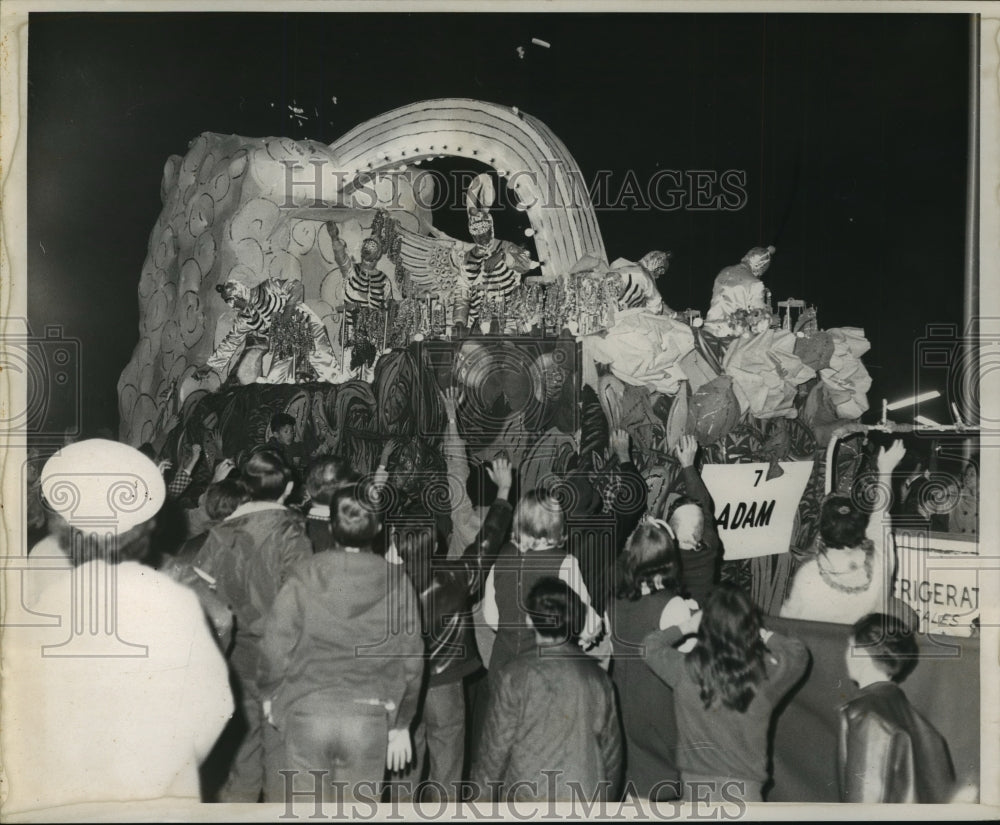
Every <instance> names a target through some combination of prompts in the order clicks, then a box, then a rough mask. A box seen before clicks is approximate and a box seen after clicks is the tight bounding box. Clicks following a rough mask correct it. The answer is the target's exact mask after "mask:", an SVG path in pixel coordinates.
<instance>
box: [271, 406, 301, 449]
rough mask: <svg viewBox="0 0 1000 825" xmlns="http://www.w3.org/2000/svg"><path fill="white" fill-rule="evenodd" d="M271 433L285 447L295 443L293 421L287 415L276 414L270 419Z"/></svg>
mask: <svg viewBox="0 0 1000 825" xmlns="http://www.w3.org/2000/svg"><path fill="white" fill-rule="evenodd" d="M271 432H272V433H274V437H275V438H276V439H278V442H279V443H280V444H284V445H285V446H286V447H287V446H288V445H289V444H291V443H292V442H293V441H295V419H294V418H292V417H291V416H290V415H289V414H288V413H278V414H277V415H276V416H274V418H272V419H271Z"/></svg>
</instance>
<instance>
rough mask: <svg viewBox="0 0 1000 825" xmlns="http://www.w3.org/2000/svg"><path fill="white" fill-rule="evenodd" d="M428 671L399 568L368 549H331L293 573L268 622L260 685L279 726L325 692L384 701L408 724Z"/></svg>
mask: <svg viewBox="0 0 1000 825" xmlns="http://www.w3.org/2000/svg"><path fill="white" fill-rule="evenodd" d="M423 670H424V642H423V638H422V636H421V634H420V613H419V603H418V601H417V596H416V593H415V592H414V590H413V585H412V584H411V583H410V580H409V579H408V578H407V576H406V575H405V574H404V573H402V571H401V570H400V569H399V568H398V567H394V566H393V565H390V564H388V563H386V560H385V559H384V558H383V557H382V556H378V555H375V554H374V553H370V552H348V551H345V550H326V551H323V552H321V553H317V554H316V555H314V556H311V557H310V558H308V559H306V560H305V561H303V562H300V563H299V564H298V565H296V566H295V568H294V569H293V570H292V572H291V574H290V575H289V577H288V580H287V581H286V582H285V584H284V586H283V587H282V588H281V591H280V592H279V593H278V596H277V598H276V599H275V601H274V607H273V608H272V610H271V612H270V615H269V616H268V617H267V620H266V621H265V623H264V637H263V639H262V642H261V656H260V667H259V670H258V673H257V684H258V687H259V688H260V691H261V697H262V698H265V699H267V698H270V699H271V701H272V704H271V716H272V718H273V720H274V724H275V726H276V727H278V728H279V729H281V728H282V723H283V720H284V718H285V715H286V714H287V712H288V710H289V708H291V707H292V706H293V705H294V704H295V703H296V702H297V701H298V700H300V699H302V698H304V697H306V696H309V695H310V694H313V693H317V692H319V691H323V693H324V694H326V695H328V696H329V697H330V699H331V701H334V702H345V703H349V702H359V703H362V704H381V705H383V706H384V707H385V708H386V712H387V714H388V719H389V727H390V728H405V727H407V726H409V724H410V722H411V720H412V719H413V716H414V715H415V714H416V710H417V700H418V697H419V694H420V685H421V679H422V676H423Z"/></svg>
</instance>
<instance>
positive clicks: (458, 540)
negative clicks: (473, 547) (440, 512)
mask: <svg viewBox="0 0 1000 825" xmlns="http://www.w3.org/2000/svg"><path fill="white" fill-rule="evenodd" d="M443 401H444V409H445V413H446V414H447V416H448V429H447V430H445V434H444V460H445V464H446V465H447V467H448V492H449V494H450V496H451V525H452V534H451V539H450V541H449V543H448V556H449V558H455V557H457V556H459V555H461V554H462V550H463V549H464V548H465V547H467V546H468V545H469V544H471V543H472V542H473V541H475V540H476V533H477V532H478V529H479V525H478V524H477V523H476V522H477V519H476V511H475V508H474V507H473V506H472V501H471V500H470V499H469V495H468V493H467V492H466V491H465V485H466V483H467V482H468V480H469V459H468V456H467V454H466V451H465V442H464V441H463V440H462V437H461V436H460V435H459V434H458V405H459V403H460V391H459V390H458V388H457V387H448V388H447V389H446V390H445V391H444V393H443ZM508 492H509V488H508Z"/></svg>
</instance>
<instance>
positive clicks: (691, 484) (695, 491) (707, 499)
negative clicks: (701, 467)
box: [674, 435, 719, 547]
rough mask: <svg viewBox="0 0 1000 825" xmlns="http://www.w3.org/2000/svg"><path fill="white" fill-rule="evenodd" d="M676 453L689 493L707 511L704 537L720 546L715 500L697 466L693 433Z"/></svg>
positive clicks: (711, 543)
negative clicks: (716, 524)
mask: <svg viewBox="0 0 1000 825" xmlns="http://www.w3.org/2000/svg"><path fill="white" fill-rule="evenodd" d="M674 454H675V455H676V456H677V461H678V462H679V463H680V465H681V478H683V479H684V486H685V488H686V489H687V494H688V496H690V497H691V498H693V499H694V500H695V501H697V502H698V504H700V505H701V509H702V510H703V511H704V513H705V528H704V533H703V539H704V541H705V544H707V545H709V546H710V547H714V546H718V544H719V531H718V528H716V526H715V502H713V501H712V496H711V494H709V492H708V487H706V486H705V482H704V481H702V479H701V474H700V473H699V472H698V470H697V468H696V467H695V457H696V456H697V455H698V441H697V440H696V439H695V437H694V436H693V435H685V436H683V437H682V438H681V440H680V443H679V444H678V445H677V446H676V447H675V448H674Z"/></svg>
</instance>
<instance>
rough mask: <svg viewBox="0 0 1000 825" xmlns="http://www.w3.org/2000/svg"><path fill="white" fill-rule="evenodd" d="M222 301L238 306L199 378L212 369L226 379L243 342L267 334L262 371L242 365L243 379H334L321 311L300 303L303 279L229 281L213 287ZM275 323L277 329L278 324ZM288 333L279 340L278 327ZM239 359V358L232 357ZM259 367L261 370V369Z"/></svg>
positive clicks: (333, 362)
mask: <svg viewBox="0 0 1000 825" xmlns="http://www.w3.org/2000/svg"><path fill="white" fill-rule="evenodd" d="M215 289H216V291H217V292H218V293H219V294H220V295H221V296H222V300H223V301H225V302H226V303H227V304H228V305H229V306H231V307H233V309H235V310H236V311H237V314H236V318H235V319H234V321H233V326H232V328H231V329H230V330H229V332H228V333H227V334H226V336H225V337H224V338H223V339H222V341H221V342H219V344H218V346H217V347H216V348H215V352H213V353H212V355H211V357H210V358H209V359H208V361H207V362H206V363H205V365H204V366H202V367H199V368H198V369H197V370H196V371H195V377H196V378H198V379H203V378H205V377H207V376H208V375H209V373H210V372H211V371H213V370H214V371H215V372H216V373H218V374H219V376H220V377H221V378H223V380H225V377H226V374H228V372H230V371H231V370H232V367H234V366H235V364H234V359H233V356H234V355H235V354H236V353H237V351H238V350H239V349H240V347H241V346H242V345H244V344H246V345H247V346H246V350H247V351H248V356H249V354H250V353H249V350H250V349H251V346H252V344H253V342H254V341H255V340H256V341H259V340H260V339H261V338H263V339H265V340H266V341H267V343H268V344H269V345H270V349H271V355H272V361H271V365H270V368H269V369H268V370H267V372H266V373H263V374H258V375H256V376H253V375H245V374H243V371H242V370H240V371H239V373H238V375H239V379H240V382H241V383H252V382H253V381H256V383H259V384H294V383H296V381H299V380H314V381H329V382H334V381H336V380H337V376H338V374H339V368H338V363H337V358H336V356H335V355H334V353H333V348H332V347H331V346H330V338H329V336H328V335H327V332H326V327H324V326H323V322H322V321H321V320H320V318H319V316H318V315H317V314H316V313H315V312H313V310H311V309H310V308H309V307H308V306H306V304H305V303H304V302H303V292H302V283H301V282H300V281H294V280H277V279H275V278H268V279H267V280H265V281H262V282H261V283H259V284H257V286H255V287H248V286H247V285H246V284H244V283H243V282H242V281H235V280H229V281H226V282H225V283H224V284H222V285H219V286H216V287H215ZM276 327H277V328H276ZM279 331H280V333H281V334H282V335H281V337H282V338H284V336H285V335H286V334H287V335H288V337H289V338H291V341H290V343H288V344H286V343H285V342H284V340H282V341H279V340H277V339H278V338H279V336H277V335H275V333H276V332H279ZM236 363H239V362H236ZM260 372H262V370H261V371H260Z"/></svg>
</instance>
